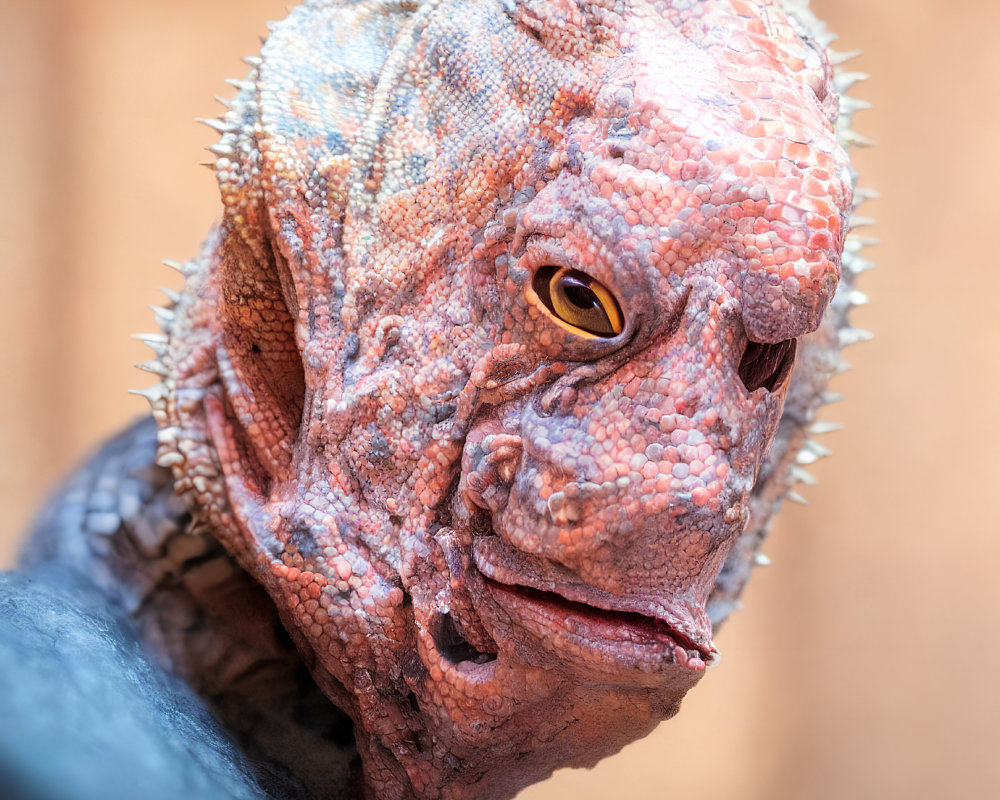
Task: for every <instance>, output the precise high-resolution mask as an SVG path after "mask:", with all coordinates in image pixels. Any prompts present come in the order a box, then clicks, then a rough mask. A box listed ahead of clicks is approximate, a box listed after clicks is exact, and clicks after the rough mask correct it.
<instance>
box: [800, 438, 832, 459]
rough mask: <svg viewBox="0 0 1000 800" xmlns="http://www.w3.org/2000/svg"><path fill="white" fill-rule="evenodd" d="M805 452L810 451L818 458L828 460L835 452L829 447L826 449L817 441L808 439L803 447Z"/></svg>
mask: <svg viewBox="0 0 1000 800" xmlns="http://www.w3.org/2000/svg"><path fill="white" fill-rule="evenodd" d="M802 448H803V449H804V450H808V451H809V452H810V453H812V454H813V455H814V456H816V458H828V457H829V456H832V455H833V450H831V449H830V448H829V447H824V446H823V445H821V444H820V443H819V442H817V441H816V440H815V439H806V441H805V444H804V445H803V446H802Z"/></svg>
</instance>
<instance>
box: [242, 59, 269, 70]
mask: <svg viewBox="0 0 1000 800" xmlns="http://www.w3.org/2000/svg"><path fill="white" fill-rule="evenodd" d="M243 63H244V64H246V65H247V66H250V67H254V68H257V67H259V66H260V65H261V64H263V63H264V59H262V58H261V57H260V56H244V57H243Z"/></svg>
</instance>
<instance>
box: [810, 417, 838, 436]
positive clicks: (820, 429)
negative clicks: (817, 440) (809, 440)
mask: <svg viewBox="0 0 1000 800" xmlns="http://www.w3.org/2000/svg"><path fill="white" fill-rule="evenodd" d="M842 430H844V425H843V423H840V422H826V421H824V420H820V421H819V422H814V423H813V424H812V425H810V426H809V433H810V435H812V436H821V435H822V434H824V433H836V432H837V431H842Z"/></svg>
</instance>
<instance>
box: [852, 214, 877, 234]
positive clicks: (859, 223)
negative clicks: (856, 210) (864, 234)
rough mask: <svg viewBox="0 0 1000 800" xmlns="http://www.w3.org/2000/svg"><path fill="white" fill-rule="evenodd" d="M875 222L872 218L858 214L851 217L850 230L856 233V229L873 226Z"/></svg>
mask: <svg viewBox="0 0 1000 800" xmlns="http://www.w3.org/2000/svg"><path fill="white" fill-rule="evenodd" d="M874 224H875V220H874V219H873V218H872V217H862V216H859V215H858V214H853V215H852V216H851V230H852V231H856V230H857V229H858V228H867V227H868V226H870V225H874Z"/></svg>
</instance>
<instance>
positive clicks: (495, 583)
mask: <svg viewBox="0 0 1000 800" xmlns="http://www.w3.org/2000/svg"><path fill="white" fill-rule="evenodd" d="M512 550H513V548H510V546H509V545H507V544H506V543H503V542H502V541H500V540H499V537H496V536H487V537H479V538H477V539H476V540H475V542H474V544H473V560H474V562H475V565H476V567H477V569H478V571H479V572H480V574H481V575H482V577H483V580H484V582H485V584H486V586H487V587H489V589H490V590H491V592H492V594H493V596H494V599H495V600H497V601H498V602H499V603H500V604H501V605H502V606H503V607H504V608H505V609H506V610H507V611H508V613H511V614H512V615H513V616H515V617H518V618H524V617H527V619H528V624H529V625H531V626H534V627H538V626H539V625H540V624H541V625H551V626H552V627H553V628H555V629H557V630H558V629H562V631H563V632H564V633H565V634H566V637H568V638H570V639H572V640H573V641H576V642H578V643H581V644H590V645H593V647H590V648H588V649H591V650H593V651H595V652H603V651H605V650H606V648H607V647H608V646H609V645H610V646H611V647H615V646H619V647H624V646H627V648H628V649H629V651H630V652H633V653H634V654H635V656H636V657H638V659H639V660H641V661H643V662H645V661H647V660H649V658H650V657H653V658H654V660H656V661H658V662H662V661H663V660H664V657H666V660H667V661H672V662H673V663H675V664H679V665H680V666H682V667H686V668H687V669H691V670H695V671H700V670H704V669H705V668H706V667H710V666H713V665H714V664H715V663H716V662H717V661H718V660H719V652H718V650H717V649H716V648H715V645H714V644H713V643H712V640H711V636H710V635H709V634H707V633H706V632H703V631H700V630H698V629H697V628H696V627H695V626H694V625H693V624H692V623H688V624H685V623H684V622H683V621H682V620H681V619H680V618H679V616H678V615H676V614H672V613H671V612H670V611H669V609H668V608H667V607H666V606H665V605H664V604H663V603H662V602H657V601H654V600H650V599H644V598H630V597H617V596H615V595H613V594H611V593H609V592H606V591H604V590H601V589H598V588H596V587H593V586H590V585H589V584H585V583H581V582H579V581H578V580H576V581H574V580H572V579H568V580H567V579H564V580H559V578H561V577H562V578H566V577H567V576H564V575H560V574H559V573H560V572H561V571H564V568H562V567H559V566H558V565H548V564H538V563H537V562H536V559H535V558H534V557H532V556H527V555H526V554H523V553H520V552H519V551H515V552H513V553H512V552H510V551H512ZM491 556H492V557H491ZM505 561H507V562H510V561H514V562H516V563H515V564H513V565H509V563H508V564H504V563H503V562H505ZM511 566H514V567H516V568H513V569H512V568H511ZM532 567H535V568H532ZM566 572H568V571H566Z"/></svg>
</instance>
